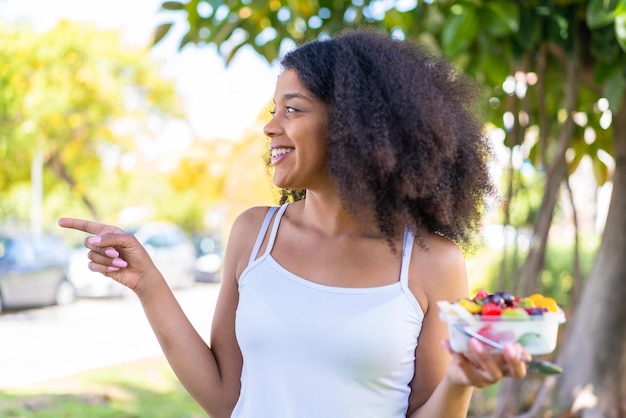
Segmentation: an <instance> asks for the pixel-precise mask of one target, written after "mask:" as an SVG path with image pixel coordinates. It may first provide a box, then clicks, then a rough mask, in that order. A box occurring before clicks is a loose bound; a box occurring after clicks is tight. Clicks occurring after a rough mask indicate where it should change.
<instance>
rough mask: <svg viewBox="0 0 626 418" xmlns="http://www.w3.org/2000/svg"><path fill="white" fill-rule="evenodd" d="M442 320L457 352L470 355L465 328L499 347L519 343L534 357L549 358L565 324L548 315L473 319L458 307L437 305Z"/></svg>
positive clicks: (556, 315)
mask: <svg viewBox="0 0 626 418" xmlns="http://www.w3.org/2000/svg"><path fill="white" fill-rule="evenodd" d="M437 304H438V305H439V309H440V311H439V316H440V318H441V319H442V320H443V321H445V322H447V323H448V334H449V338H450V346H451V348H452V350H453V351H455V352H460V353H463V352H468V351H469V347H468V343H469V339H470V337H469V336H468V335H467V334H466V333H464V332H463V330H462V328H463V327H464V326H466V327H468V328H469V329H471V330H472V331H474V332H477V333H478V334H480V335H482V336H483V337H486V338H488V339H490V340H492V341H495V342H497V343H499V344H506V343H510V342H518V343H520V344H521V345H522V346H523V347H524V348H525V349H526V351H528V353H529V354H531V355H540V354H548V353H551V352H552V351H554V349H555V348H556V342H557V337H558V333H559V324H562V323H564V322H565V314H564V313H563V311H562V310H561V309H560V308H559V310H558V311H557V312H545V313H544V314H543V315H531V316H529V317H528V318H522V319H519V318H510V317H501V316H482V315H472V314H471V313H469V312H468V311H467V310H465V308H463V307H462V306H460V305H458V304H453V303H449V302H445V301H440V302H437Z"/></svg>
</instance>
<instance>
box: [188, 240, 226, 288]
mask: <svg viewBox="0 0 626 418" xmlns="http://www.w3.org/2000/svg"><path fill="white" fill-rule="evenodd" d="M193 243H194V245H195V246H196V257H197V259H196V271H195V277H196V281H197V282H207V283H216V282H220V281H221V280H222V266H223V264H224V253H223V248H222V243H221V241H220V240H219V239H217V238H216V237H215V236H213V235H196V236H194V238H193Z"/></svg>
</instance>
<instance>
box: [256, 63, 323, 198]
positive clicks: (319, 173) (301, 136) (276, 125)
mask: <svg viewBox="0 0 626 418" xmlns="http://www.w3.org/2000/svg"><path fill="white" fill-rule="evenodd" d="M272 113H273V117H272V120H271V121H270V122H269V123H268V124H267V125H265V128H264V130H263V131H264V133H265V135H267V136H268V137H269V138H270V151H271V164H272V166H273V167H274V183H275V184H276V186H278V187H281V188H291V189H313V188H316V187H320V186H325V185H327V184H328V182H329V178H328V173H327V169H326V157H327V154H326V153H327V140H326V128H327V117H326V108H325V106H324V104H323V103H322V101H321V100H320V99H318V98H317V97H316V96H315V95H314V94H313V93H311V92H310V91H309V90H307V89H306V88H305V87H304V86H303V85H302V83H301V82H300V77H299V76H298V73H296V71H295V70H292V69H286V70H285V71H283V72H282V74H281V75H280V76H279V77H278V81H277V83H276V91H275V93H274V109H273V112H272Z"/></svg>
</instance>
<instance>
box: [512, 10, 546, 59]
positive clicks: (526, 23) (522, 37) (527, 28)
mask: <svg viewBox="0 0 626 418" xmlns="http://www.w3.org/2000/svg"><path fill="white" fill-rule="evenodd" d="M541 21H542V19H541V18H540V17H539V16H537V15H536V14H534V13H533V12H532V11H530V10H526V9H524V10H522V13H521V16H520V27H519V31H518V32H517V33H518V36H517V38H516V40H517V42H518V43H519V44H520V45H521V46H522V47H523V48H524V49H526V50H531V49H533V48H534V47H535V45H536V44H537V42H538V40H539V38H540V37H541V24H542V23H541Z"/></svg>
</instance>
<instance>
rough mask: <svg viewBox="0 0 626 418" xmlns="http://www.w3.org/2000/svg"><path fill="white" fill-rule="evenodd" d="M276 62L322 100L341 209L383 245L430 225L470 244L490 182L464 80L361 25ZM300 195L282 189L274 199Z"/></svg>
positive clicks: (471, 89) (485, 148)
mask: <svg viewBox="0 0 626 418" xmlns="http://www.w3.org/2000/svg"><path fill="white" fill-rule="evenodd" d="M281 65H282V68H283V69H293V70H295V71H296V72H297V73H298V75H299V77H300V80H301V82H302V83H303V84H304V86H305V87H306V88H307V89H308V90H310V91H311V92H312V93H313V94H315V95H316V96H317V97H319V99H321V100H322V101H323V102H324V103H325V104H326V105H327V106H328V115H329V130H328V142H329V143H328V149H329V151H328V152H329V155H328V159H329V160H328V170H329V175H330V177H331V178H332V180H333V181H334V182H335V184H336V186H337V188H338V190H339V193H340V196H341V199H342V201H343V204H344V206H345V207H346V209H347V210H348V211H349V212H350V213H352V214H353V215H354V216H356V217H358V218H360V219H363V220H366V219H369V220H371V219H372V217H373V218H374V219H375V220H376V222H377V226H378V229H379V230H380V232H381V233H382V234H383V235H384V236H385V237H387V239H388V241H389V242H390V243H391V242H393V240H394V238H395V237H398V236H399V234H401V233H402V231H403V230H404V229H405V228H407V227H408V228H409V229H411V230H412V231H413V232H414V233H415V235H416V237H417V238H418V239H419V240H420V242H421V238H423V237H424V234H426V233H429V232H430V233H436V234H439V235H442V236H445V237H447V238H449V239H451V240H452V241H454V242H456V243H457V244H459V245H460V246H461V247H464V248H466V249H467V248H469V247H471V246H472V245H471V244H472V243H473V242H474V241H473V239H474V238H475V233H476V232H477V230H478V229H479V227H480V226H481V223H482V215H483V211H484V204H485V203H486V199H487V197H489V196H490V195H493V194H495V189H494V186H493V183H492V181H491V178H490V176H489V172H488V163H489V160H490V157H491V148H490V146H489V142H488V140H487V138H486V137H485V135H484V133H483V129H482V124H481V123H480V121H479V120H478V118H477V117H476V114H475V113H474V112H473V111H472V108H471V105H472V104H473V103H474V102H475V99H476V98H477V97H478V96H479V94H480V91H479V90H478V88H477V86H476V84H475V83H474V82H473V81H472V80H471V79H470V78H469V77H467V76H465V75H463V74H461V73H459V72H458V71H457V70H455V68H454V67H453V66H452V65H451V64H450V63H449V62H448V61H446V60H445V59H443V58H442V57H440V56H438V55H435V54H432V53H429V52H428V51H427V50H426V49H425V48H422V47H419V46H417V45H414V44H411V43H409V42H407V41H401V40H397V39H393V38H391V37H389V36H387V35H383V34H379V33H375V32H373V31H369V30H360V31H351V32H345V33H342V34H340V35H339V36H337V37H335V38H333V39H326V40H316V41H312V42H309V43H306V44H304V45H302V46H300V47H299V48H297V49H295V50H293V51H291V52H289V53H288V54H286V55H285V56H284V57H283V59H282V60H281ZM305 195H306V193H305V192H304V191H303V190H283V191H282V199H281V203H284V202H286V201H289V200H298V199H302V198H304V197H305Z"/></svg>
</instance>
